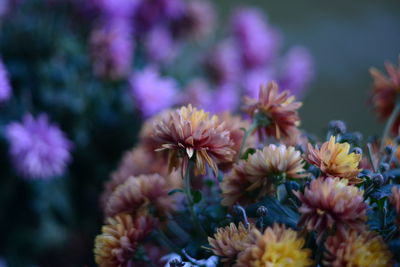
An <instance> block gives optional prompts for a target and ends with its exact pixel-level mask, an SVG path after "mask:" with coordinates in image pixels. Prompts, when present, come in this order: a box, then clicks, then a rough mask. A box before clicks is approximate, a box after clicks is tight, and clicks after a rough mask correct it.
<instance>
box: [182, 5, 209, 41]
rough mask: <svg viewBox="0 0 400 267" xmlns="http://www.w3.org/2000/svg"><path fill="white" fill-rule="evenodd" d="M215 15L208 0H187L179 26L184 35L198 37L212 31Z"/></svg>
mask: <svg viewBox="0 0 400 267" xmlns="http://www.w3.org/2000/svg"><path fill="white" fill-rule="evenodd" d="M215 17H216V14H215V9H214V6H212V5H211V3H210V2H209V1H207V0H197V1H196V0H194V1H188V3H187V8H186V14H185V16H184V18H183V19H182V21H181V24H182V26H181V27H182V28H183V31H184V33H186V35H189V36H193V37H194V38H196V39H200V38H203V37H205V36H207V35H208V34H209V33H211V32H212V30H213V28H214V25H215Z"/></svg>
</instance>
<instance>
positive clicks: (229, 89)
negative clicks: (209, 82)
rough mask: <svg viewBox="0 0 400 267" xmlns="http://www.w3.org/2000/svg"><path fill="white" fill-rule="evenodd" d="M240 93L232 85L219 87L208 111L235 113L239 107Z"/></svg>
mask: <svg viewBox="0 0 400 267" xmlns="http://www.w3.org/2000/svg"><path fill="white" fill-rule="evenodd" d="M239 100H240V97H239V92H238V90H237V87H236V86H234V85H232V84H224V85H221V86H219V87H218V88H217V89H216V90H215V91H214V94H213V96H212V102H211V103H210V106H209V107H208V109H207V111H210V112H213V113H221V112H224V111H235V110H236V109H237V108H238V106H239Z"/></svg>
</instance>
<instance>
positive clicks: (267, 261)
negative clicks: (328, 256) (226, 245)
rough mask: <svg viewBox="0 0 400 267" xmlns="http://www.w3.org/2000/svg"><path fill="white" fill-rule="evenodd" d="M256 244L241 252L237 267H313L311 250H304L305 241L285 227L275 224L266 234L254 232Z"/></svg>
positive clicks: (266, 230)
mask: <svg viewBox="0 0 400 267" xmlns="http://www.w3.org/2000/svg"><path fill="white" fill-rule="evenodd" d="M252 235H254V237H253V238H254V244H253V245H251V246H249V247H248V248H247V249H246V250H244V251H243V252H241V253H240V254H239V256H238V259H237V262H236V264H235V265H234V266H236V267H267V266H281V267H290V266H297V267H307V266H313V261H312V260H311V254H312V253H311V250H310V249H308V248H304V244H305V240H304V239H303V238H301V237H299V236H298V234H297V233H296V232H295V231H293V230H291V229H287V228H286V227H285V226H280V225H278V224H275V225H274V226H273V227H268V228H267V229H265V231H264V234H262V233H260V231H258V230H257V229H255V230H253V232H252Z"/></svg>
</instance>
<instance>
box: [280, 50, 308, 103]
mask: <svg viewBox="0 0 400 267" xmlns="http://www.w3.org/2000/svg"><path fill="white" fill-rule="evenodd" d="M313 77H314V60H313V58H312V56H311V55H310V53H309V51H308V50H307V49H306V48H304V47H300V46H297V47H293V48H292V49H290V50H289V52H288V53H287V55H286V57H285V59H284V65H283V69H282V73H281V75H280V78H279V84H280V87H281V88H282V89H283V90H289V91H291V92H292V93H293V94H294V95H296V96H301V95H302V94H303V93H304V90H305V88H306V87H307V86H308V84H309V83H310V81H311V80H312V79H313Z"/></svg>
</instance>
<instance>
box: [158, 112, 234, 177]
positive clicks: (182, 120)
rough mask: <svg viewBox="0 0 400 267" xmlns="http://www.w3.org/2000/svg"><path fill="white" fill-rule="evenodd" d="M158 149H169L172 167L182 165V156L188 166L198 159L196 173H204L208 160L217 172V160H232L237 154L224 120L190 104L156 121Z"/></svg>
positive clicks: (219, 161)
mask: <svg viewBox="0 0 400 267" xmlns="http://www.w3.org/2000/svg"><path fill="white" fill-rule="evenodd" d="M154 139H155V141H156V142H157V143H158V146H159V149H158V151H166V152H168V159H169V166H170V169H171V170H172V168H177V167H179V163H180V158H183V165H184V166H186V165H187V162H188V160H189V159H192V158H193V159H194V160H195V169H194V171H195V174H196V175H200V174H205V173H206V168H205V166H206V164H208V165H209V166H210V167H211V168H213V170H214V172H215V173H217V171H218V167H217V164H220V163H224V162H231V161H232V160H233V158H234V156H235V151H234V150H233V145H234V143H233V141H232V140H231V137H230V133H229V131H227V130H226V129H225V126H224V123H221V122H219V120H218V117H217V116H215V115H214V116H212V117H210V116H209V114H208V113H207V112H205V111H204V110H198V109H196V108H193V107H192V106H191V105H189V106H187V107H182V108H180V109H178V110H175V111H172V112H170V113H169V115H168V116H165V118H161V119H160V120H158V121H157V122H156V123H155V125H154Z"/></svg>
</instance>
